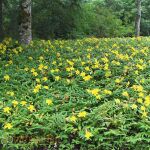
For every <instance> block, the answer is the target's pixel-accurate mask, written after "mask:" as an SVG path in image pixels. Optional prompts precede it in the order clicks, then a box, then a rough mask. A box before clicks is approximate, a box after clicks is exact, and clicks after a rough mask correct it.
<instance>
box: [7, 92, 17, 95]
mask: <svg viewBox="0 0 150 150" xmlns="http://www.w3.org/2000/svg"><path fill="white" fill-rule="evenodd" d="M7 94H8V95H10V96H14V95H15V93H14V92H12V91H10V92H7Z"/></svg>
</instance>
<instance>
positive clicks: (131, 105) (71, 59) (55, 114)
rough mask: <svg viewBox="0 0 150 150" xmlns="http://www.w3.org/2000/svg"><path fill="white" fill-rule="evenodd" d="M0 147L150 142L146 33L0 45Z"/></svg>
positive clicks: (92, 148)
mask: <svg viewBox="0 0 150 150" xmlns="http://www.w3.org/2000/svg"><path fill="white" fill-rule="evenodd" d="M0 68H1V70H0V130H1V132H0V141H1V149H4V150H5V149H7V150H9V149H10V150H14V149H19V150H21V149H34V148H38V149H40V150H41V149H48V148H49V149H59V150H63V149H64V150H72V149H74V150H75V149H76V150H77V149H81V150H86V149H89V150H96V149H101V150H103V149H104V150H110V149H121V150H125V149H126V150H127V149H131V150H133V149H134V150H141V149H143V150H148V149H150V38H148V37H145V38H114V39H111V38H103V39H96V38H86V39H82V40H67V41H65V40H55V41H50V40H48V41H44V40H42V41H34V42H31V44H30V45H29V46H27V47H21V46H20V45H19V44H18V42H13V41H12V40H11V39H6V40H4V41H3V43H1V44H0Z"/></svg>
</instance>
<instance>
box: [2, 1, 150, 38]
mask: <svg viewBox="0 0 150 150" xmlns="http://www.w3.org/2000/svg"><path fill="white" fill-rule="evenodd" d="M149 8H150V3H149V0H144V1H142V21H141V34H142V35H143V36H144V35H150V19H149V16H150V11H149V10H150V9H149ZM3 10H4V32H5V35H6V36H10V37H13V38H15V39H16V38H18V24H19V0H7V1H5V3H4V9H3ZM39 10H40V11H39ZM32 16H33V17H32V18H33V20H32V29H33V36H34V38H42V39H49V38H63V39H64V38H82V37H87V36H95V37H121V36H133V35H134V32H135V30H134V28H135V16H136V6H135V0H96V1H95V0H93V1H92V0H42V1H39V0H32Z"/></svg>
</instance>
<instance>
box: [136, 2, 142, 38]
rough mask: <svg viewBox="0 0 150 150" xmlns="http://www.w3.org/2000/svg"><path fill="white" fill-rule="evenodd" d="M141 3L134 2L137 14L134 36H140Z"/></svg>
mask: <svg viewBox="0 0 150 150" xmlns="http://www.w3.org/2000/svg"><path fill="white" fill-rule="evenodd" d="M141 1H142V0H136V8H137V14H136V20H135V36H136V37H138V36H140V25H141Z"/></svg>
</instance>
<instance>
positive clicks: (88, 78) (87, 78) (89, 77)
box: [83, 75, 92, 81]
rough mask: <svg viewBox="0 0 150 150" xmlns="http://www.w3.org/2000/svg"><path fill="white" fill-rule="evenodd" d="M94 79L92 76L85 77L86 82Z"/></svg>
mask: <svg viewBox="0 0 150 150" xmlns="http://www.w3.org/2000/svg"><path fill="white" fill-rule="evenodd" d="M91 78H92V77H91V76H90V75H87V76H84V77H83V79H84V81H89V80H90V79H91Z"/></svg>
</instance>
